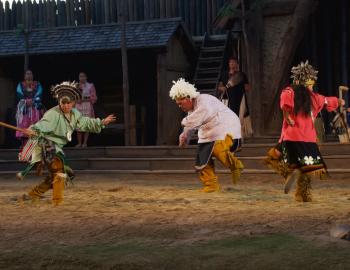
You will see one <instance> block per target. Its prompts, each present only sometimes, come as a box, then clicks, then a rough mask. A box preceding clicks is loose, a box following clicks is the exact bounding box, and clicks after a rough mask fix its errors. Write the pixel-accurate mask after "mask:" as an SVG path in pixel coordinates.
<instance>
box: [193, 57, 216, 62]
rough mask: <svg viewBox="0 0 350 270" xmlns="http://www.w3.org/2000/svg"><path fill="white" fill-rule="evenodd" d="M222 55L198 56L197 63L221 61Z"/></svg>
mask: <svg viewBox="0 0 350 270" xmlns="http://www.w3.org/2000/svg"><path fill="white" fill-rule="evenodd" d="M221 61H222V57H199V58H198V62H199V63H206V62H219V63H221Z"/></svg>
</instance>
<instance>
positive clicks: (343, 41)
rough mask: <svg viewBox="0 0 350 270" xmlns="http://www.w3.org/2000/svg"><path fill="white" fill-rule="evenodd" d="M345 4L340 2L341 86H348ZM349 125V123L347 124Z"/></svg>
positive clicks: (343, 0)
mask: <svg viewBox="0 0 350 270" xmlns="http://www.w3.org/2000/svg"><path fill="white" fill-rule="evenodd" d="M347 3H348V1H346V0H342V1H341V28H340V29H341V49H340V51H341V57H340V61H341V84H343V85H348V65H347V52H348V38H347V37H348V35H347V34H348V33H347V32H348V31H347V30H348V28H347V26H348V25H347V16H348V13H347V9H348V7H347ZM348 124H350V123H348Z"/></svg>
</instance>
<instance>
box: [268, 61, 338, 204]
mask: <svg viewBox="0 0 350 270" xmlns="http://www.w3.org/2000/svg"><path fill="white" fill-rule="evenodd" d="M317 73H318V71H316V70H315V69H314V68H313V67H312V66H311V65H310V64H309V63H308V61H306V62H305V63H303V62H301V63H300V64H299V65H298V66H296V67H293V68H292V76H291V78H292V79H293V84H292V85H290V86H288V87H286V88H285V89H283V90H282V93H281V98H280V108H281V110H282V112H283V118H284V119H283V125H282V132H281V137H280V140H279V144H278V145H277V147H276V148H272V149H270V151H269V152H268V157H267V159H266V163H267V165H268V166H269V167H270V168H272V169H274V170H276V171H277V172H278V173H279V174H281V175H283V176H284V177H285V178H286V182H285V193H288V192H289V190H290V189H291V187H292V186H293V184H294V182H297V188H296V192H295V200H296V201H300V202H310V201H311V200H312V197H311V178H310V175H311V174H317V175H320V176H322V175H324V174H327V167H326V164H325V162H324V160H323V158H322V155H321V153H320V151H319V149H318V145H317V144H316V140H317V136H316V129H315V126H314V121H315V119H316V116H317V114H318V113H319V112H320V111H321V110H322V109H323V108H325V109H327V110H328V111H334V110H336V109H337V108H338V106H339V105H340V104H343V103H344V100H342V99H338V98H337V97H325V96H322V95H320V94H317V93H315V92H313V86H314V84H315V82H316V80H317Z"/></svg>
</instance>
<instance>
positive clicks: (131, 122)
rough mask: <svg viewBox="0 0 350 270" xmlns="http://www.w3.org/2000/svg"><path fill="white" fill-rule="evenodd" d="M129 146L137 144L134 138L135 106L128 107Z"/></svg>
mask: <svg viewBox="0 0 350 270" xmlns="http://www.w3.org/2000/svg"><path fill="white" fill-rule="evenodd" d="M129 111H130V145H132V146H134V145H136V144H137V137H136V106H135V105H130V109H129Z"/></svg>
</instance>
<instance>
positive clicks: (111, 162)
mask: <svg viewBox="0 0 350 270" xmlns="http://www.w3.org/2000/svg"><path fill="white" fill-rule="evenodd" d="M263 159H264V156H256V157H240V160H241V161H242V162H243V164H244V166H245V168H246V169H254V170H266V169H267V168H266V166H265V164H264V162H263ZM324 159H325V161H326V163H327V166H328V168H332V169H348V168H349V164H350V155H330V156H324ZM194 162H195V159H194V158H193V157H172V158H102V157H101V158H68V163H69V164H70V165H71V166H72V168H74V169H77V170H87V169H88V170H142V171H156V170H191V169H193V166H194ZM216 164H217V168H218V169H224V168H223V166H222V165H221V164H220V163H219V162H216ZM24 166H25V164H24V163H23V162H19V161H16V160H1V161H0V171H16V170H21V169H23V168H24Z"/></svg>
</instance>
